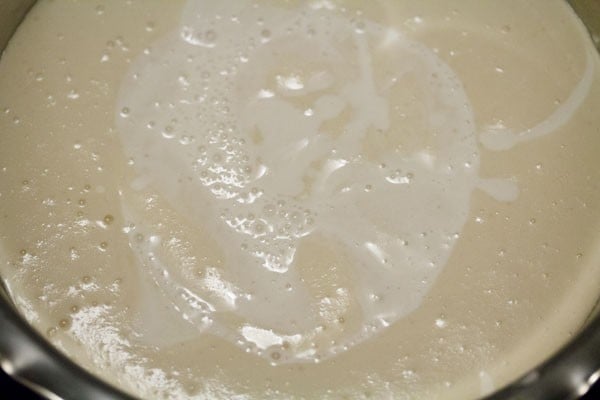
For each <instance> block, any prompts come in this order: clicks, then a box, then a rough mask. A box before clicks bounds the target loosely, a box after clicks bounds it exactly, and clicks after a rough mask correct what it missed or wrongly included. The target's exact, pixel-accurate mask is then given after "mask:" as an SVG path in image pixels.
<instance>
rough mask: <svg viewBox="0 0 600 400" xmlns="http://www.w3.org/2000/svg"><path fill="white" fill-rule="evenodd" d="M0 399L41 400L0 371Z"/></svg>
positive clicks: (594, 394)
mask: <svg viewBox="0 0 600 400" xmlns="http://www.w3.org/2000/svg"><path fill="white" fill-rule="evenodd" d="M0 399H2V400H4V399H6V400H12V399H15V400H43V399H42V398H41V397H39V396H37V395H35V394H34V393H33V392H31V391H30V390H28V389H27V388H25V387H23V386H22V385H20V384H18V383H17V382H15V381H13V380H12V379H11V378H10V377H9V376H7V375H6V374H5V373H4V372H2V370H0ZM598 399H600V382H599V383H596V385H594V387H593V388H592V390H591V391H590V393H588V394H587V396H585V397H583V398H582V399H581V400H598Z"/></svg>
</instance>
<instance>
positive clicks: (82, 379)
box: [0, 0, 600, 400]
mask: <svg viewBox="0 0 600 400" xmlns="http://www.w3.org/2000/svg"><path fill="white" fill-rule="evenodd" d="M34 3H35V0H0V49H4V47H5V46H6V44H7V42H8V40H9V39H10V37H11V36H12V34H13V33H14V32H15V30H16V28H17V27H18V25H19V23H20V22H21V21H22V20H23V18H24V17H25V15H26V14H27V12H28V11H29V10H30V8H31V7H32V6H33V4H34ZM569 4H571V6H572V7H573V9H574V10H575V12H576V13H577V14H578V15H579V17H580V18H581V19H582V21H583V22H584V24H585V25H586V26H587V28H588V30H589V32H590V34H591V35H592V37H593V38H594V42H595V43H596V46H597V47H599V46H600V1H598V0H570V1H569ZM0 134H1V133H0ZM1 283H2V282H1V281H0V368H2V369H3V370H4V371H5V372H6V373H7V374H8V375H10V376H12V377H13V378H14V379H15V380H17V381H19V382H21V383H22V384H24V385H26V386H28V387H29V388H31V389H32V390H34V391H35V392H38V393H39V394H40V395H42V396H43V397H45V398H48V399H78V400H85V399H94V400H109V399H110V400H127V399H133V397H131V396H130V395H128V394H126V393H124V392H122V391H120V390H119V389H117V388H114V387H112V386H110V385H109V384H108V383H106V382H104V381H102V380H101V379H99V378H97V377H95V376H93V375H91V374H90V373H88V372H86V371H85V370H84V369H82V368H81V367H79V366H77V365H76V364H75V363H73V362H72V361H70V360H69V359H68V358H67V357H65V356H64V355H63V354H62V353H61V352H59V351H58V350H57V349H55V348H54V347H53V346H52V345H51V344H50V343H49V342H47V341H46V339H44V338H43V337H42V336H41V335H40V334H39V333H38V332H37V331H35V330H34V329H33V328H32V327H31V326H30V325H29V324H28V323H27V322H26V321H25V320H24V319H23V317H22V316H21V315H20V314H19V313H18V311H17V310H16V308H15V306H14V304H13V303H12V301H11V299H10V296H9V295H8V292H7V290H6V288H5V287H4V286H3V285H1ZM598 380H600V293H599V300H598V302H597V303H596V306H595V308H594V310H592V311H591V312H590V314H589V316H588V318H587V319H586V321H585V322H584V324H583V325H582V327H581V328H580V329H579V331H578V333H577V334H576V335H575V336H574V338H573V339H572V340H571V341H570V342H568V343H567V344H566V345H564V346H563V347H562V348H561V349H560V350H559V351H558V352H556V353H555V354H553V355H552V356H551V357H550V358H549V359H548V360H547V361H545V362H544V363H543V364H541V365H539V366H537V367H536V368H534V369H533V370H531V371H530V372H528V373H527V374H525V375H524V376H522V377H520V378H519V379H517V380H516V381H514V382H513V383H511V384H509V385H508V386H506V387H504V388H501V389H500V390H499V391H497V392H496V393H494V394H492V395H490V396H488V397H486V398H485V399H486V400H500V399H529V400H535V399H540V400H542V399H543V400H552V399H561V400H569V399H576V398H578V397H580V396H583V395H584V394H585V393H587V391H588V390H589V388H590V387H591V386H592V385H593V384H594V383H595V382H596V381H598Z"/></svg>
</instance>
